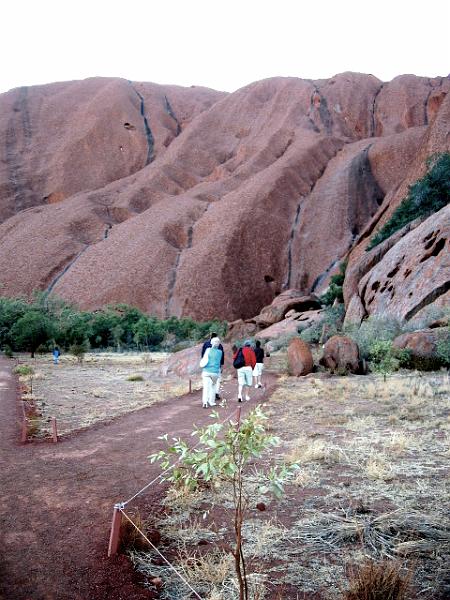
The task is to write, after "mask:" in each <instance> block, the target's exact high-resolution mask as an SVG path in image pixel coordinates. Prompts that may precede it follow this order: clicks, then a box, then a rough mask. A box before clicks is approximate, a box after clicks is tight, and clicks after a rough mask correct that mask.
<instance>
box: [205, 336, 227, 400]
mask: <svg viewBox="0 0 450 600" xmlns="http://www.w3.org/2000/svg"><path fill="white" fill-rule="evenodd" d="M219 344H220V340H219V338H218V337H214V338H212V339H211V347H210V348H207V349H206V351H205V354H204V355H203V357H202V359H201V361H200V366H201V367H202V369H203V371H202V380H203V393H202V406H203V408H208V407H209V406H216V385H217V380H218V379H219V377H220V369H221V361H222V354H223V350H220V349H219Z"/></svg>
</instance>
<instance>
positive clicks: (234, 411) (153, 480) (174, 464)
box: [121, 406, 241, 507]
mask: <svg viewBox="0 0 450 600" xmlns="http://www.w3.org/2000/svg"><path fill="white" fill-rule="evenodd" d="M234 414H237V415H238V416H237V418H238V420H240V414H241V407H240V406H239V407H238V408H237V409H236V410H233V412H232V413H231V414H229V415H228V416H227V417H226V419H224V420H223V421H222V422H221V423H220V425H224V423H226V422H227V421H229V420H230V419H231V418H232V416H233V415H234ZM199 445H200V441H198V442H197V443H196V444H195V446H193V447H192V450H195V448H197V446H199ZM180 460H181V457H179V458H178V459H177V460H176V461H175V462H174V463H173V464H172V465H170V467H167V469H165V470H164V471H162V472H161V473H160V474H159V475H157V476H156V477H155V478H154V479H152V481H150V482H149V483H147V484H146V485H144V487H143V488H142V489H140V490H139V491H138V492H136V493H135V494H134V496H131V498H129V499H128V500H125V502H121V504H122V505H123V506H124V507H125V506H126V505H127V504H129V503H130V502H132V501H133V500H134V499H135V498H137V497H138V496H139V495H140V494H142V493H143V492H145V490H147V489H148V488H149V487H151V486H152V485H153V484H154V483H156V482H157V481H158V480H159V479H161V478H162V477H164V475H166V474H167V473H168V472H169V471H171V470H172V469H174V468H175V467H176V466H177V464H178V463H179V462H180Z"/></svg>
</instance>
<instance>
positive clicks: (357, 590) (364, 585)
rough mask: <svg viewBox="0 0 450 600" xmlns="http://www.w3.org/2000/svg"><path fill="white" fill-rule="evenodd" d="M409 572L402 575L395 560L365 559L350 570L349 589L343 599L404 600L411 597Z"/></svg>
mask: <svg viewBox="0 0 450 600" xmlns="http://www.w3.org/2000/svg"><path fill="white" fill-rule="evenodd" d="M410 581H411V573H409V574H408V575H407V576H406V577H405V576H403V575H402V569H401V566H400V565H399V564H398V563H397V562H389V561H382V562H374V561H372V560H369V561H367V562H366V563H365V564H363V565H362V566H361V567H359V568H357V569H354V570H353V571H351V572H350V589H349V590H348V591H347V592H346V593H345V594H344V599H345V600H406V598H411V596H410V591H411V589H410V588H411V586H410Z"/></svg>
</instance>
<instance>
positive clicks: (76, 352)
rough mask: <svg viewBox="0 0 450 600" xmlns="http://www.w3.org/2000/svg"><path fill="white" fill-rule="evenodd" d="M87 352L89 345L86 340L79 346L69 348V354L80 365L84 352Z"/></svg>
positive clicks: (74, 345) (73, 345)
mask: <svg viewBox="0 0 450 600" xmlns="http://www.w3.org/2000/svg"><path fill="white" fill-rule="evenodd" d="M88 350H89V343H88V341H87V340H85V341H84V342H81V343H80V344H72V345H71V346H70V348H69V352H70V354H72V355H73V356H75V358H76V359H77V360H78V362H79V363H82V362H83V360H84V356H85V354H86V352H87V351H88Z"/></svg>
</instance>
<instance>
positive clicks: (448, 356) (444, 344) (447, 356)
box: [436, 329, 450, 367]
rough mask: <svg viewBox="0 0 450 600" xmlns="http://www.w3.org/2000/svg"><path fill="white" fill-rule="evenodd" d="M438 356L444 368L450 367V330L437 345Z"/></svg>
mask: <svg viewBox="0 0 450 600" xmlns="http://www.w3.org/2000/svg"><path fill="white" fill-rule="evenodd" d="M436 355H437V358H438V359H439V360H440V361H441V364H442V366H443V367H450V329H448V330H447V331H446V332H445V333H444V334H443V336H442V338H441V339H440V340H438V342H437V344H436Z"/></svg>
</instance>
